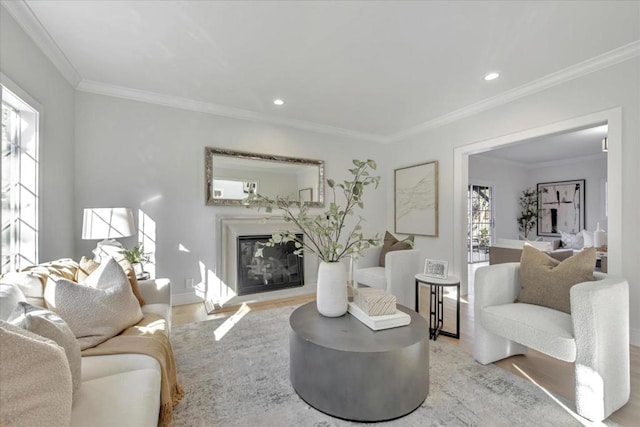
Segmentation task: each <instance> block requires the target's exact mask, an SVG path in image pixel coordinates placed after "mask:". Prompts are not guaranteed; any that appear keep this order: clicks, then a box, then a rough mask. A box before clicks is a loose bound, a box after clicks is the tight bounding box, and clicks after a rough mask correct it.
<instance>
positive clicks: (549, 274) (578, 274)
mask: <svg viewBox="0 0 640 427" xmlns="http://www.w3.org/2000/svg"><path fill="white" fill-rule="evenodd" d="M595 266H596V250H595V248H587V249H584V250H582V251H581V252H578V253H577V254H576V255H573V256H572V257H569V258H567V259H565V260H564V261H562V262H560V261H558V260H556V259H553V258H551V257H550V256H549V255H547V254H546V253H544V252H541V251H539V250H538V249H536V248H534V247H533V246H530V245H526V244H525V245H524V248H523V250H522V257H521V258H520V294H519V295H518V298H517V299H516V302H522V303H527V304H536V305H542V306H545V307H549V308H553V309H556V310H560V311H564V312H565V313H571V301H570V299H569V289H571V287H572V286H573V285H575V284H578V283H582V282H589V281H592V280H594V277H593V269H594V268H595Z"/></svg>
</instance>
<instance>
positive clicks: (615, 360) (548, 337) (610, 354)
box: [473, 263, 630, 421]
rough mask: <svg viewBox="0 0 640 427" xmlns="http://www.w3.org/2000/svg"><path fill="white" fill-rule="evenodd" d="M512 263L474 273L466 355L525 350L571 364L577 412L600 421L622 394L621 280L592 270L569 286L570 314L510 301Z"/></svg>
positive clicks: (625, 327)
mask: <svg viewBox="0 0 640 427" xmlns="http://www.w3.org/2000/svg"><path fill="white" fill-rule="evenodd" d="M519 268H520V264H519V263H506V264H497V265H492V266H488V267H481V268H479V269H478V270H477V271H476V276H475V285H474V287H475V289H474V290H475V303H474V316H475V336H474V343H473V344H474V347H473V354H474V358H475V359H476V360H477V361H478V362H480V363H482V364H488V363H492V362H495V361H496V360H500V359H504V358H506V357H509V356H512V355H515V354H524V353H526V351H527V348H532V349H534V350H537V351H540V352H542V353H545V354H547V355H549V356H552V357H555V358H557V359H560V360H564V361H566V362H574V363H575V379H576V383H575V399H576V408H577V412H578V414H580V415H581V416H583V417H585V418H587V419H589V420H592V421H601V420H603V419H605V418H606V417H608V416H609V415H610V414H611V413H612V412H614V411H615V410H617V409H618V408H620V407H621V406H623V405H624V404H625V403H626V402H627V401H628V400H629V393H630V364H629V290H628V284H627V281H626V280H625V279H624V278H621V277H616V276H612V275H606V274H602V273H594V278H595V279H596V280H594V281H591V282H583V283H578V284H576V285H574V286H573V287H571V290H570V302H571V314H567V313H564V312H560V311H557V310H554V309H551V308H548V307H543V306H539V305H532V304H522V303H514V301H515V299H516V297H518V295H519V293H520V278H519Z"/></svg>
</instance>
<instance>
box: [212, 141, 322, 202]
mask: <svg viewBox="0 0 640 427" xmlns="http://www.w3.org/2000/svg"><path fill="white" fill-rule="evenodd" d="M214 155H218V156H227V157H234V158H239V159H247V160H267V161H272V162H279V163H290V164H297V165H308V166H317V167H318V201H317V202H307V205H308V206H309V207H313V208H322V207H324V160H314V159H303V158H299V157H286V156H274V155H271V154H259V153H251V152H247V151H234V150H226V149H224V148H213V147H204V171H205V172H204V176H205V178H204V179H205V183H204V184H205V188H204V191H205V194H204V197H205V203H206V204H207V205H208V206H212V205H213V206H246V204H245V203H244V202H243V201H242V200H233V199H218V198H214V197H213V194H212V192H213V185H212V184H213V156H214ZM292 204H293V202H292Z"/></svg>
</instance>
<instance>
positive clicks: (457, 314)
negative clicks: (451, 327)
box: [439, 284, 460, 339]
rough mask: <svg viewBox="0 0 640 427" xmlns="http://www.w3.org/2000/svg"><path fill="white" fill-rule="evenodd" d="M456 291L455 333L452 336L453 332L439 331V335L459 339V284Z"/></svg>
mask: <svg viewBox="0 0 640 427" xmlns="http://www.w3.org/2000/svg"><path fill="white" fill-rule="evenodd" d="M456 289H457V292H458V296H457V298H456V333H455V334H454V333H453V332H447V331H442V330H441V331H440V332H439V334H440V335H444V336H446V337H451V338H458V339H460V284H458V285H457V286H456Z"/></svg>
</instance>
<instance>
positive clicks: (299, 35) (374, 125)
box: [2, 0, 640, 142]
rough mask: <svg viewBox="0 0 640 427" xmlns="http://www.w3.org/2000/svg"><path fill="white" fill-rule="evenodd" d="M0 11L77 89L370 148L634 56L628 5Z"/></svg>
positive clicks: (73, 6) (638, 5)
mask: <svg viewBox="0 0 640 427" xmlns="http://www.w3.org/2000/svg"><path fill="white" fill-rule="evenodd" d="M2 4H3V5H4V6H5V8H7V10H9V12H10V13H11V14H12V15H13V16H14V17H15V18H16V20H17V21H18V22H19V23H20V24H21V25H22V26H23V27H24V28H25V29H27V31H28V32H30V33H31V34H32V37H34V36H33V34H34V33H37V34H36V37H34V40H36V42H37V43H39V45H40V46H41V47H43V46H44V47H45V49H46V52H45V53H47V54H48V55H49V57H55V60H54V63H57V64H60V65H59V68H61V69H63V74H65V75H66V76H67V77H68V79H69V80H70V81H72V83H73V84H74V86H77V87H78V89H80V90H85V91H89V92H96V93H104V94H111V95H116V96H121V97H125V98H131V99H139V100H145V101H147V102H158V103H161V104H164V105H174V106H178V107H184V108H190V109H197V110H200V111H205V112H211V113H214V114H219V115H223V116H230V117H239V118H244V119H250V120H258V121H265V122H274V123H282V124H286V125H290V126H294V127H299V128H306V129H311V130H317V131H323V132H328V133H334V134H342V135H349V136H354V137H358V138H363V139H367V140H372V141H378V142H392V141H394V140H398V139H400V138H402V137H405V136H407V135H410V134H412V133H416V132H418V131H419V130H421V129H425V128H428V127H430V126H437V125H439V124H442V123H445V122H447V121H452V120H455V119H456V118H460V117H463V116H464V115H465V114H467V115H468V114H472V113H473V112H477V111H479V110H481V109H482V108H485V109H486V108H490V107H491V106H492V105H493V106H495V105H497V104H499V103H504V102H508V101H509V100H512V99H515V97H518V96H523V94H526V93H531V92H535V91H538V90H541V89H544V88H546V87H548V86H549V85H550V84H553V83H552V82H556V83H557V82H559V81H562V80H563V79H564V80H568V79H570V78H575V77H577V76H579V75H582V74H585V73H587V72H590V71H594V70H595V69H597V67H598V66H599V67H600V68H602V67H603V66H607V65H611V64H612V63H615V62H619V61H620V60H624V59H628V57H630V56H638V55H640V2H638V1H632V2H628V1H568V2H567V1H549V2H536V1H531V2H529V1H512V2H505V1H453V2H449V1H428V2H427V1H425V2H418V1H378V2H361V1H349V2H325V1H315V2H302V1H300V2H290V1H243V2H237V1H170V0H164V1H98V0H93V1H64V0H57V1H36V0H25V1H23V0H20V1H6V0H2ZM616 49H617V50H616ZM612 51H613V52H612ZM625 55H626V56H625ZM490 71H497V72H499V73H500V75H501V76H500V78H499V79H497V80H494V81H491V82H486V81H484V80H483V76H484V75H485V74H486V73H488V72H490ZM550 82H551V83H550ZM275 98H282V99H284V100H285V105H284V106H281V107H277V106H275V105H273V103H272V101H273V99H275Z"/></svg>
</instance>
